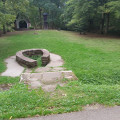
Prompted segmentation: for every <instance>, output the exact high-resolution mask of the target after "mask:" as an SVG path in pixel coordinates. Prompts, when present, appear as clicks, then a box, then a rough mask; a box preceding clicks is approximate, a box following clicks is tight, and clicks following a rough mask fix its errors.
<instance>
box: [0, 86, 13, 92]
mask: <svg viewBox="0 0 120 120" xmlns="http://www.w3.org/2000/svg"><path fill="white" fill-rule="evenodd" d="M11 87H12V85H11V84H2V85H0V92H2V91H5V90H9V89H10V88H11Z"/></svg>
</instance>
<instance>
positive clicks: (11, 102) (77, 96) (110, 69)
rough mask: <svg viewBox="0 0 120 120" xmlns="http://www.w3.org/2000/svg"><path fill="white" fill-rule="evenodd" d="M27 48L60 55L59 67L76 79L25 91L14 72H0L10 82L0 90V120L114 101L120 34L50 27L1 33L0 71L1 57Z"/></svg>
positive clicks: (119, 82) (117, 101)
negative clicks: (80, 32)
mask: <svg viewBox="0 0 120 120" xmlns="http://www.w3.org/2000/svg"><path fill="white" fill-rule="evenodd" d="M36 33H37V34H36ZM30 48H44V49H48V50H49V51H50V52H52V53H55V54H58V55H60V56H62V58H63V59H64V61H65V64H64V67H66V68H67V69H68V70H72V71H73V72H74V73H75V75H76V76H77V77H78V79H79V80H78V81H69V82H67V83H66V85H65V86H64V87H60V86H58V87H57V89H56V91H55V92H53V93H44V92H43V91H42V90H41V89H38V90H29V89H28V87H27V86H25V85H23V84H20V83H19V78H18V77H17V78H11V77H0V84H7V83H11V84H13V87H12V88H11V89H10V90H9V91H4V92H0V120H2V119H9V118H10V117H12V118H19V117H28V116H35V115H47V114H56V113H63V112H71V111H78V110H81V109H82V107H83V106H85V105H87V104H96V103H99V104H103V105H110V106H111V105H120V39H118V38H103V37H101V38H100V37H88V36H79V35H78V34H77V33H73V32H66V31H55V30H54V31H27V32H24V33H22V34H16V35H13V36H8V37H1V38H0V73H1V72H3V71H5V69H6V66H5V63H4V59H6V58H7V57H9V56H12V55H15V54H16V52H17V51H19V50H22V49H30Z"/></svg>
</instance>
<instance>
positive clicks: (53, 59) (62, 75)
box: [20, 53, 77, 92]
mask: <svg viewBox="0 0 120 120" xmlns="http://www.w3.org/2000/svg"><path fill="white" fill-rule="evenodd" d="M63 64H64V61H63V60H62V58H61V57H60V56H59V55H56V54H52V53H50V63H49V64H47V65H46V66H45V67H40V68H37V69H35V73H33V72H32V70H31V69H26V70H25V73H23V74H22V75H21V80H20V81H21V82H24V83H25V84H28V85H29V86H30V87H31V88H33V89H36V88H38V87H42V89H43V90H44V91H47V92H52V91H54V90H55V88H56V87H57V85H60V86H63V85H64V83H63V81H62V80H63V79H69V80H77V77H76V76H75V75H74V73H73V72H72V71H65V68H63V67H62V65H63Z"/></svg>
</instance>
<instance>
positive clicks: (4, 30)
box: [2, 0, 6, 34]
mask: <svg viewBox="0 0 120 120" xmlns="http://www.w3.org/2000/svg"><path fill="white" fill-rule="evenodd" d="M2 2H3V7H4V11H3V13H4V14H5V12H6V8H5V2H6V0H2ZM3 34H6V27H5V23H4V24H3Z"/></svg>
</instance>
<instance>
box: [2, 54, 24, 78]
mask: <svg viewBox="0 0 120 120" xmlns="http://www.w3.org/2000/svg"><path fill="white" fill-rule="evenodd" d="M5 63H7V69H6V71H5V72H3V73H2V74H1V76H10V77H18V76H20V75H21V73H22V72H23V71H24V67H22V66H20V65H19V64H18V63H17V62H16V57H15V56H11V57H9V58H7V59H6V60H5Z"/></svg>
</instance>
